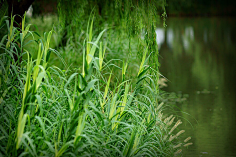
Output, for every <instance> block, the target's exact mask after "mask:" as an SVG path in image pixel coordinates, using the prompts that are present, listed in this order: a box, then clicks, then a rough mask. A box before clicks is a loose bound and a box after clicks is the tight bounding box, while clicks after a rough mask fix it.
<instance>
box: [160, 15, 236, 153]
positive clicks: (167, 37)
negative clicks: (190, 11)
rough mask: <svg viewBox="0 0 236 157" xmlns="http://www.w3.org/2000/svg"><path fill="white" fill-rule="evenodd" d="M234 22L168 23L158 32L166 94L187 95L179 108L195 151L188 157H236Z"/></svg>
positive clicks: (181, 20) (179, 20)
mask: <svg viewBox="0 0 236 157" xmlns="http://www.w3.org/2000/svg"><path fill="white" fill-rule="evenodd" d="M235 22H236V20H234V19H230V18H196V19H193V18H192V19H190V18H170V19H169V20H168V21H167V24H168V27H167V29H166V30H164V29H157V31H156V33H157V43H158V44H159V51H160V56H161V57H160V63H161V68H160V71H161V73H162V74H163V75H164V76H166V77H167V78H168V79H169V80H170V82H168V87H165V88H163V90H165V91H168V92H176V93H182V94H189V98H188V99H187V101H185V102H184V103H183V104H178V107H179V108H180V109H181V111H182V112H180V113H179V116H181V117H182V118H184V119H187V120H189V122H190V123H189V122H187V121H185V123H183V125H182V128H183V129H185V130H186V133H185V135H186V136H192V142H193V143H194V145H193V146H190V147H189V148H188V149H187V151H185V152H184V156H234V155H236V136H235V132H236V98H235V97H236V90H235V89H236V88H235V87H236V86H235V85H236V52H235V51H236V49H235V48H236V47H235V37H236V30H235V28H236V27H235ZM185 113H188V114H189V115H188V114H185Z"/></svg>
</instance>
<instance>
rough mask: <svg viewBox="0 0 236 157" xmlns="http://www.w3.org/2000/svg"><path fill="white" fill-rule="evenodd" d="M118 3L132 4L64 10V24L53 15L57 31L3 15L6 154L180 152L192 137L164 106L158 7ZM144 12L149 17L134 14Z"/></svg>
mask: <svg viewBox="0 0 236 157" xmlns="http://www.w3.org/2000/svg"><path fill="white" fill-rule="evenodd" d="M119 4H120V7H121V8H120V9H121V11H122V8H123V9H124V10H128V12H126V11H124V12H123V13H122V12H121V13H122V14H118V15H116V14H115V13H113V15H114V16H115V17H116V18H114V17H107V18H109V20H104V19H101V17H100V16H97V14H96V13H95V12H96V9H95V11H94V10H93V8H91V11H92V13H91V12H89V13H85V14H82V13H83V11H85V10H79V12H80V14H79V15H78V16H81V17H78V19H76V20H74V21H70V18H68V19H67V20H69V22H68V21H66V20H65V19H63V18H65V17H64V16H66V15H68V16H69V14H67V13H66V12H63V11H62V12H59V15H60V16H59V22H60V20H61V21H64V22H60V25H57V24H56V23H54V25H52V24H50V22H51V20H48V18H49V19H50V18H52V17H53V16H51V17H50V16H48V17H47V18H45V19H44V22H42V23H43V24H45V23H48V24H49V25H45V28H50V27H52V29H50V30H49V31H45V30H44V29H42V28H43V27H41V26H40V27H39V26H37V23H40V22H36V25H31V24H26V23H25V18H26V17H25V16H24V17H23V19H22V23H21V24H22V25H21V28H20V29H18V28H17V27H14V26H13V22H14V16H13V17H12V18H9V17H4V18H2V20H1V21H2V22H1V29H2V30H4V29H5V30H7V31H6V33H5V34H4V36H3V37H2V39H1V43H0V44H1V45H0V48H1V50H0V51H1V62H0V67H1V71H0V74H1V80H0V85H1V91H0V92H1V98H0V107H1V116H0V119H1V125H0V132H1V137H0V140H1V144H0V153H1V156H174V155H177V154H180V153H181V151H182V149H183V148H184V147H187V146H189V145H191V144H192V143H191V142H190V141H189V140H190V139H191V138H190V137H186V139H185V140H184V141H179V139H178V137H179V136H180V135H182V134H183V133H184V130H178V126H179V125H180V124H181V123H182V122H181V120H179V119H177V118H176V117H175V116H174V115H168V114H165V115H164V114H163V110H164V109H165V107H166V106H165V103H164V102H163V101H162V100H163V99H162V98H161V95H160V90H159V84H158V80H159V76H160V73H159V72H158V66H159V63H158V49H157V45H156V43H155V24H156V23H155V22H158V20H159V23H160V18H157V19H153V18H152V16H153V14H151V12H154V11H155V8H152V9H154V10H152V9H150V10H149V11H150V12H149V14H144V13H143V14H141V13H142V12H143V10H140V12H139V11H138V10H136V12H130V9H127V8H126V9H125V7H128V6H129V5H130V4H126V5H123V6H122V3H117V5H118V6H119ZM85 5H87V4H85ZM107 5H108V4H107ZM139 5H141V4H139ZM143 5H144V6H145V4H143ZM62 6H63V7H65V5H61V10H65V9H63V7H62ZM105 6H106V5H105ZM118 6H114V7H118ZM148 6H149V4H148ZM67 7H68V6H67ZM107 7H109V6H107ZM149 7H150V6H149ZM105 9H106V8H105ZM88 10H89V9H88ZM98 10H99V9H98ZM89 11H90V10H89ZM145 11H147V10H145ZM60 13H61V14H60ZM77 13H78V12H77ZM100 13H101V12H98V14H100ZM125 13H129V14H127V15H126V16H124V17H121V18H118V16H122V15H124V14H125ZM139 13H140V15H142V16H143V15H150V17H146V18H144V17H143V18H139V20H140V19H143V20H144V21H142V23H136V22H137V21H138V20H137V21H136V20H134V21H132V20H133V18H132V16H135V15H136V16H137V17H139V16H138V14H139ZM71 14H72V13H70V15H71ZM107 14H108V13H107ZM131 15H132V16H131ZM71 16H72V15H71ZM126 18H128V19H126ZM81 19H83V20H81ZM112 19H114V20H112ZM148 19H149V20H150V19H152V20H153V21H152V22H151V23H148V21H145V20H148ZM34 20H36V21H37V20H38V21H40V20H42V19H37V18H36V19H34ZM47 20H48V21H47ZM116 20H117V21H116ZM29 22H30V21H29ZM130 22H131V23H130ZM132 22H133V23H132ZM145 23H146V24H145ZM131 26H132V27H131ZM139 27H140V28H139ZM52 47H53V48H52ZM15 56H17V57H15ZM16 58H18V60H16Z"/></svg>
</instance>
